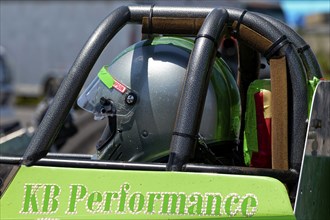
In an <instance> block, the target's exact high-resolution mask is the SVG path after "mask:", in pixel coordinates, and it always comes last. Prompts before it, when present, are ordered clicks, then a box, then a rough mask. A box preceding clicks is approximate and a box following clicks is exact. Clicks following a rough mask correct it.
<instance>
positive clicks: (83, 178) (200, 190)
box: [0, 166, 294, 220]
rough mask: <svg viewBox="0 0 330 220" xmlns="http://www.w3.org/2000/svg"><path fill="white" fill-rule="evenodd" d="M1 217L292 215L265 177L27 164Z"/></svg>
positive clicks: (280, 189)
mask: <svg viewBox="0 0 330 220" xmlns="http://www.w3.org/2000/svg"><path fill="white" fill-rule="evenodd" d="M0 208H1V219H40V220H41V219H68V218H70V219H222V218H224V219H228V217H230V219H245V218H251V217H252V218H257V219H294V217H293V211H292V208H291V204H290V201H289V198H288V195H287V192H286V188H285V187H284V185H283V184H282V183H280V182H279V181H277V180H275V179H272V178H267V177H252V176H238V175H220V174H207V173H184V172H152V171H124V170H102V169H77V168H56V167H24V166H22V167H21V168H20V170H19V171H18V173H17V175H16V177H15V178H14V180H13V182H12V183H11V185H10V186H9V188H8V189H7V191H6V192H5V194H4V195H3V197H2V198H1V203H0Z"/></svg>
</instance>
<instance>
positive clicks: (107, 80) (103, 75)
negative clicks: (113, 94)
mask: <svg viewBox="0 0 330 220" xmlns="http://www.w3.org/2000/svg"><path fill="white" fill-rule="evenodd" d="M107 69H108V66H103V67H102V69H101V70H100V71H99V73H98V74H97V76H98V77H99V79H100V80H101V81H102V82H103V83H104V85H106V86H107V87H108V88H109V89H110V88H112V87H113V84H114V83H115V79H114V78H113V77H112V76H111V75H110V73H109V72H108V70H107Z"/></svg>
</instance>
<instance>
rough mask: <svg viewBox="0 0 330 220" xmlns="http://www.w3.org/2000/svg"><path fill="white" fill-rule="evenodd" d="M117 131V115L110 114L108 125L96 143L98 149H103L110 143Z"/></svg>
mask: <svg viewBox="0 0 330 220" xmlns="http://www.w3.org/2000/svg"><path fill="white" fill-rule="evenodd" d="M116 132H117V116H116V115H115V114H114V115H113V116H108V123H107V126H106V127H105V128H104V130H103V133H102V135H101V138H100V139H99V141H98V142H97V144H96V150H97V151H101V150H102V149H103V148H104V147H105V146H106V145H108V144H109V142H110V141H111V139H113V137H114V136H115V134H116Z"/></svg>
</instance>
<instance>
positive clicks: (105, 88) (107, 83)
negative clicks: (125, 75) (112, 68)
mask: <svg viewBox="0 0 330 220" xmlns="http://www.w3.org/2000/svg"><path fill="white" fill-rule="evenodd" d="M136 99H137V97H136V93H134V92H133V91H131V89H129V88H128V87H127V86H125V85H124V84H122V83H120V82H118V81H117V80H116V79H115V78H114V77H113V76H111V74H110V73H109V72H108V66H104V67H102V69H101V70H100V71H99V73H98V75H97V77H96V78H95V79H94V80H93V81H92V83H91V84H90V85H89V86H88V87H87V89H86V90H85V91H84V93H83V94H82V95H81V96H80V97H79V99H78V105H79V106H80V107H81V108H82V109H84V110H86V111H88V112H91V113H93V114H94V118H95V119H96V120H101V119H103V118H105V117H106V116H114V115H116V116H120V117H131V116H132V114H133V109H134V106H135V105H134V104H135V102H136Z"/></svg>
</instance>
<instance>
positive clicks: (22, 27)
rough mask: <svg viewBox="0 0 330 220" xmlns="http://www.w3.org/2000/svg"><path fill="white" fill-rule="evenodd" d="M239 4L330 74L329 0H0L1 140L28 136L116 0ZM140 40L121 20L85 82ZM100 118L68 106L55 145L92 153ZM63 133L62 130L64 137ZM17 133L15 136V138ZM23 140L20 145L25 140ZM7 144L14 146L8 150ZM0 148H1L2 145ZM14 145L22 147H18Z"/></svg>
mask: <svg viewBox="0 0 330 220" xmlns="http://www.w3.org/2000/svg"><path fill="white" fill-rule="evenodd" d="M136 4H156V5H168V6H203V7H221V6H226V7H237V8H245V9H247V10H249V11H257V12H260V13H264V14H268V15H271V16H273V17H275V18H277V19H280V20H282V21H284V22H285V23H287V24H288V25H289V26H291V27H292V28H293V29H295V30H296V31H297V32H298V33H299V34H300V35H301V36H302V37H303V38H304V39H305V41H307V43H308V44H309V45H310V46H311V48H312V49H313V51H314V53H315V54H316V56H317V58H318V61H319V64H320V65H321V68H322V71H323V74H324V76H325V77H326V78H328V79H330V3H329V0H325V1H294V0H290V1H288V0H285V1H284V0H283V1H281V0H279V1H275V0H274V1H248V0H245V1H244V0H230V1H229V0H228V1H221V0H218V1H216V0H212V1H211V0H210V1H203V2H202V5H201V1H193V0H191V1H188V0H185V1H184V0H181V1H179V0H177V1H144V0H143V1H100V0H98V1H47V0H43V1H42V0H39V1H30V0H24V1H4V0H1V1H0V45H1V46H0V54H1V57H0V83H1V84H0V101H1V107H0V116H1V117H0V144H1V143H4V142H7V141H11V140H13V144H12V146H13V147H14V146H16V145H17V143H16V142H15V141H16V140H17V138H15V137H20V139H18V140H19V141H20V143H21V145H22V143H24V144H26V145H27V143H28V142H29V140H30V138H31V137H32V135H33V133H34V131H35V129H36V128H37V127H38V123H39V122H40V120H41V118H42V116H43V114H44V113H45V111H46V110H47V107H48V106H49V104H50V103H51V101H52V98H53V96H54V94H55V93H56V90H57V89H58V87H59V85H60V83H61V81H62V79H63V78H64V77H65V75H66V74H67V72H68V71H69V69H70V67H71V65H72V64H73V62H74V60H75V58H76V56H77V55H78V53H79V51H80V50H81V48H82V47H83V45H84V43H85V42H86V41H87V39H88V37H89V36H90V34H91V33H92V32H93V30H94V29H95V28H96V27H97V25H98V24H99V23H100V22H101V21H102V20H103V19H104V18H105V17H106V16H107V15H108V14H109V13H110V12H111V11H113V10H114V9H116V8H117V7H119V6H121V5H136ZM140 39H141V34H140V28H139V27H138V26H136V25H129V26H125V27H124V28H123V29H122V30H121V31H120V33H119V34H117V35H116V37H115V38H114V39H113V40H112V41H111V43H110V44H109V45H108V46H107V48H106V49H105V51H104V52H103V53H102V55H101V57H100V59H99V60H98V61H97V63H96V64H95V66H94V68H93V70H92V71H91V73H90V77H89V78H88V80H87V82H86V83H88V82H90V81H91V79H93V78H94V77H95V75H96V73H97V71H98V70H99V69H100V68H101V66H103V65H105V64H109V63H110V62H111V60H112V59H113V58H114V57H115V56H116V55H117V54H119V53H120V52H121V51H122V50H124V49H125V48H126V47H128V46H129V45H131V44H133V43H134V42H137V41H139V40H140ZM104 127H105V122H99V121H94V120H93V118H92V115H91V114H88V113H85V112H83V111H81V110H79V109H78V108H73V109H72V112H71V113H70V116H69V117H68V119H67V121H66V123H65V125H64V128H63V129H64V132H63V134H61V133H60V138H58V140H57V142H56V143H55V144H54V146H53V147H52V150H53V151H60V152H79V153H93V152H94V149H95V147H94V146H95V143H96V141H97V140H98V138H99V137H100V135H101V133H102V130H103V128H104ZM61 135H62V136H61ZM14 140H15V141H14ZM24 144H23V145H24ZM11 150H12V149H11ZM0 151H3V149H2V148H0ZM18 151H19V150H18Z"/></svg>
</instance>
